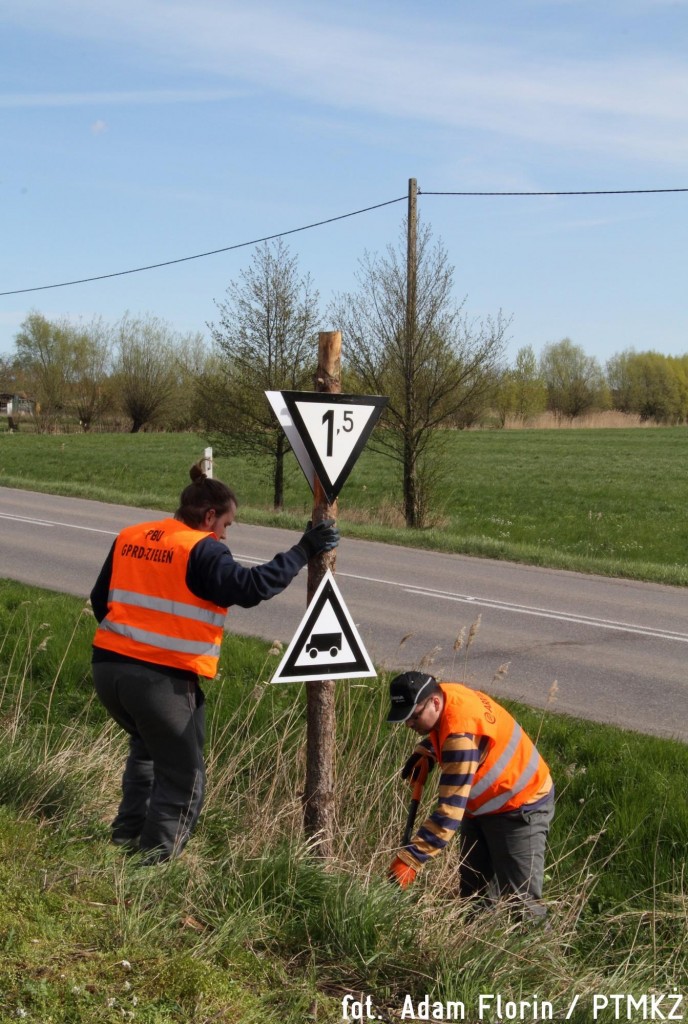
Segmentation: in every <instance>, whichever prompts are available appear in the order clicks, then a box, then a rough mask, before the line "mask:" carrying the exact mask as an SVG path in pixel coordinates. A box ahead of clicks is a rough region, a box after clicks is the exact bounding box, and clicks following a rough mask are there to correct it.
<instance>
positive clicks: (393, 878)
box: [388, 857, 416, 889]
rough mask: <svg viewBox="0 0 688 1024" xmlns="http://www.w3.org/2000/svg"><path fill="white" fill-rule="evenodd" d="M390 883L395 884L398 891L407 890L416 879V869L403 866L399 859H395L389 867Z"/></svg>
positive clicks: (406, 865)
mask: <svg viewBox="0 0 688 1024" xmlns="http://www.w3.org/2000/svg"><path fill="white" fill-rule="evenodd" d="M388 877H389V880H390V882H397V883H398V885H399V888H400V889H408V887H409V885H411V882H413V881H414V879H415V877H416V869H415V868H410V867H409V866H408V864H404V862H403V860H402V859H401V857H395V858H394V860H393V861H392V863H391V864H390V866H389V872H388Z"/></svg>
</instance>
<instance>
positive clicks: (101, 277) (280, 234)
mask: <svg viewBox="0 0 688 1024" xmlns="http://www.w3.org/2000/svg"><path fill="white" fill-rule="evenodd" d="M406 198H407V196H405V195H404V196H399V197H398V198H397V199H388V200H387V201H386V202H384V203H376V204H375V205H374V206H366V207H364V208H363V209H361V210H352V212H351V213H341V214H340V215H339V216H338V217H328V218H327V220H318V221H315V222H314V223H313V224H304V225H303V226H302V227H300V228H289V230H287V231H276V232H275V234H274V235H265V236H264V237H263V238H253V239H251V241H250V242H237V243H236V245H226V246H224V248H222V249H211V250H210V252H199V253H196V254H195V255H194V256H180V257H179V258H178V259H176V260H164V261H163V262H162V263H150V264H148V266H145V267H133V268H132V269H131V270H117V271H115V272H114V273H112V274H98V275H97V276H96V277H82V278H79V279H78V280H75V281H60V282H59V283H58V284H40V285H35V286H34V287H33V288H15V289H13V290H12V291H7V292H0V295H24V294H25V293H26V292H43V291H47V290H48V289H49V288H67V287H69V285H73V284H88V283H89V282H91V281H105V280H107V278H110V277H124V276H125V275H126V274H140V273H141V272H142V271H144V270H157V269H158V267H171V266H173V264H175V263H186V262H188V261H189V260H200V259H203V257H204V256H216V255H217V254H218V253H221V252H231V251H232V250H233V249H244V248H246V246H249V245H260V243H261V242H271V241H272V240H273V239H275V238H284V237H285V236H286V235H295V234H296V233H297V232H299V231H309V230H310V229H311V228H319V227H322V226H323V225H324V224H333V223H334V222H335V221H336V220H345V219H346V218H347V217H357V216H358V215H359V214H360V213H369V212H370V211H371V210H379V209H380V208H381V207H382V206H391V205H392V203H400V202H401V201H402V199H406Z"/></svg>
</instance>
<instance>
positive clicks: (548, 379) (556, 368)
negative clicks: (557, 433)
mask: <svg viewBox="0 0 688 1024" xmlns="http://www.w3.org/2000/svg"><path fill="white" fill-rule="evenodd" d="M540 376H541V377H542V379H543V381H544V383H545V386H546V388H547V403H548V406H549V408H550V409H551V410H552V411H553V412H555V413H557V415H559V416H568V417H570V418H571V419H574V418H575V417H576V416H581V415H582V414H583V413H585V412H589V411H590V410H591V409H604V408H606V407H607V405H608V403H609V396H608V392H607V386H606V381H605V378H604V374H603V372H602V368H601V367H600V364H599V363H598V361H597V359H595V357H594V356H588V355H586V354H585V352H584V351H583V349H582V348H581V347H580V346H579V345H574V344H573V342H572V341H571V339H570V338H564V339H563V340H562V341H559V342H553V343H552V344H550V345H546V346H545V348H544V349H543V351H542V353H541V355H540Z"/></svg>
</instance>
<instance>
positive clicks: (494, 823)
mask: <svg viewBox="0 0 688 1024" xmlns="http://www.w3.org/2000/svg"><path fill="white" fill-rule="evenodd" d="M553 817H554V794H552V796H551V798H550V799H548V800H547V801H546V803H544V804H543V805H541V806H540V807H538V808H537V809H536V810H529V809H528V808H527V807H524V808H521V809H520V810H518V811H508V812H507V813H505V814H486V815H484V816H479V817H477V818H468V817H465V818H464V819H463V820H462V822H461V832H460V841H459V842H460V853H461V868H460V894H461V896H462V897H478V898H482V899H483V900H485V899H487V900H489V901H490V902H492V903H494V902H497V901H498V900H507V901H508V902H509V903H511V904H512V905H515V906H516V907H517V908H518V909H519V910H520V911H521V912H522V913H523V914H524V916H525V917H529V918H540V917H544V916H545V914H546V913H547V910H546V908H545V906H544V905H543V903H542V902H541V901H542V883H543V878H544V874H545V851H546V847H547V836H548V834H549V827H550V824H551V822H552V818H553Z"/></svg>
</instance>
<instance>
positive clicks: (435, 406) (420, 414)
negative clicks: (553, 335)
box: [331, 227, 509, 527]
mask: <svg viewBox="0 0 688 1024" xmlns="http://www.w3.org/2000/svg"><path fill="white" fill-rule="evenodd" d="M405 240H406V231H405V228H404V230H403V231H402V241H401V242H400V244H399V245H398V247H397V248H394V247H393V246H388V247H387V250H386V252H385V254H384V255H382V256H381V255H373V256H371V255H369V254H366V255H365V256H364V257H363V259H362V260H361V261H360V264H359V272H358V274H357V280H358V284H359V290H358V292H355V293H353V294H344V295H342V296H339V297H338V298H337V299H336V300H335V303H334V304H333V307H332V310H331V313H332V316H333V318H334V323H335V325H336V326H337V328H338V329H339V330H341V331H342V334H343V336H344V353H345V360H346V363H347V365H348V367H349V368H350V370H351V372H352V374H353V376H354V377H355V378H356V379H357V381H358V382H359V384H360V385H362V386H363V387H365V389H366V390H367V391H369V392H370V393H373V394H380V395H386V396H387V397H388V398H389V404H388V406H387V409H386V412H385V416H384V420H383V424H382V428H381V429H378V430H377V431H376V433H375V435H374V437H373V439H372V440H371V446H372V447H374V448H377V450H379V451H381V452H382V453H384V454H386V455H388V456H390V457H391V458H393V459H395V460H396V461H398V462H399V463H400V464H401V467H402V487H403V498H404V515H405V518H406V525H407V526H409V527H419V526H422V525H423V518H424V515H425V513H426V511H427V495H426V494H424V493H423V491H424V487H423V480H426V481H427V480H429V479H430V478H431V474H429V471H428V470H429V462H428V458H427V457H428V454H429V448H430V446H431V445H432V444H436V443H437V438H438V434H437V428H438V427H440V426H442V425H444V424H448V423H449V422H450V421H451V420H452V419H454V420H456V419H457V418H460V414H461V411H462V410H465V409H468V408H471V407H475V406H476V404H477V403H478V402H479V401H480V400H481V398H483V397H484V396H485V395H486V394H488V393H489V392H490V391H491V390H492V389H493V387H494V384H495V379H496V375H497V373H498V370H499V366H500V362H501V360H502V356H503V352H504V348H505V344H506V338H505V334H506V330H507V328H508V324H509V321H508V320H504V319H503V318H502V315H501V313H499V314H497V316H496V317H495V318H492V317H488V318H487V319H486V320H484V321H482V322H478V321H474V320H470V319H469V318H468V316H467V315H466V313H465V312H464V303H463V302H462V303H459V304H458V305H457V304H456V303H455V302H454V300H453V295H452V292H453V280H454V268H453V267H452V266H451V265H450V263H449V260H448V256H447V252H446V249H445V248H444V246H443V244H442V243H441V242H435V243H433V240H432V232H431V230H430V228H429V227H422V228H421V229H419V231H418V235H417V249H416V267H415V270H416V301H415V318H414V322H413V323H411V324H409V323H408V320H407V308H406V305H407V288H406V282H407V250H406V246H405Z"/></svg>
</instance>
